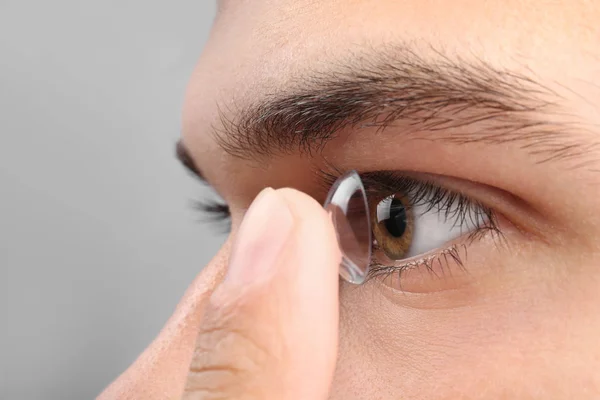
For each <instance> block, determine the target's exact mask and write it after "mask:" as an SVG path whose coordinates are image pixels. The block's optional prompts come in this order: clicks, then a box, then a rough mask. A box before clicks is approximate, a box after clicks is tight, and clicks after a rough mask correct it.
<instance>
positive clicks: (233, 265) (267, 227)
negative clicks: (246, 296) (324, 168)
mask: <svg viewBox="0 0 600 400" xmlns="http://www.w3.org/2000/svg"><path fill="white" fill-rule="evenodd" d="M293 225H294V218H293V216H292V213H291V212H290V209H289V208H288V206H287V204H286V203H285V201H284V200H283V199H282V198H281V196H279V195H278V194H277V192H276V191H275V190H273V189H271V188H267V189H264V190H263V191H261V192H260V193H259V195H258V196H257V197H256V199H254V202H253V203H252V205H251V206H250V208H249V209H248V211H247V212H246V216H245V217H244V220H243V221H242V224H241V226H240V229H239V231H238V233H237V237H236V239H235V244H234V247H233V251H232V255H231V258H230V262H229V269H228V271H227V275H226V277H225V281H224V283H225V284H228V285H237V286H244V285H248V284H250V283H252V282H256V281H260V280H264V279H268V278H269V277H270V276H272V275H273V273H274V271H275V269H276V267H277V265H276V264H277V259H278V256H279V254H280V253H281V251H282V250H283V247H284V246H285V243H286V242H287V239H288V237H289V236H290V234H291V233H292V229H293Z"/></svg>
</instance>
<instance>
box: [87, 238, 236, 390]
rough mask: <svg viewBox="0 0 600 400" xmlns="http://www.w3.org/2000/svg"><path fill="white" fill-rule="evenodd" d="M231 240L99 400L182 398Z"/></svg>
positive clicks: (225, 264) (221, 275)
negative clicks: (158, 330) (199, 330)
mask: <svg viewBox="0 0 600 400" xmlns="http://www.w3.org/2000/svg"><path fill="white" fill-rule="evenodd" d="M229 248H230V245H229V243H225V244H224V245H223V247H222V248H221V250H220V251H219V253H218V254H217V255H216V256H215V257H213V259H212V260H211V261H210V263H209V264H208V265H207V266H206V267H204V268H203V269H202V272H201V273H200V274H199V275H198V276H197V277H196V279H194V281H193V282H192V284H191V285H190V287H189V288H188V289H187V291H186V292H185V294H184V295H183V297H182V299H181V301H180V302H179V304H178V305H177V307H176V309H175V312H174V313H173V315H172V316H171V317H170V318H169V320H168V321H167V323H166V324H165V326H164V327H163V329H162V330H161V332H160V334H159V335H158V336H157V337H156V339H154V341H153V342H152V343H151V344H150V345H149V346H148V347H147V348H146V350H144V352H143V353H142V354H141V355H140V356H139V357H138V358H137V360H135V362H134V363H133V364H132V365H131V366H130V367H129V368H128V369H127V370H126V371H125V372H124V373H123V374H121V375H120V376H119V377H118V378H117V379H116V380H115V381H114V382H113V383H112V384H111V385H110V386H108V387H107V388H106V389H105V390H104V391H103V392H102V394H101V395H100V396H99V397H98V399H99V400H114V399H119V400H130V399H131V400H137V399H146V400H163V399H176V398H180V397H181V393H183V388H184V385H185V380H186V377H187V374H188V367H189V365H190V362H191V360H192V354H193V351H194V346H195V343H196V337H197V334H198V329H199V326H200V320H201V319H202V315H203V313H204V308H205V306H206V304H207V302H208V299H209V298H210V295H211V294H212V292H213V290H214V288H215V287H216V286H217V285H218V284H219V283H220V282H221V281H222V280H223V276H224V275H225V270H226V266H227V263H228V254H229Z"/></svg>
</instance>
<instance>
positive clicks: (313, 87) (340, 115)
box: [213, 46, 597, 167]
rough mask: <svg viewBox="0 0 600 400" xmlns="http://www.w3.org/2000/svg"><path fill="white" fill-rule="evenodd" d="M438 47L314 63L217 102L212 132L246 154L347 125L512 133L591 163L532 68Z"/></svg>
mask: <svg viewBox="0 0 600 400" xmlns="http://www.w3.org/2000/svg"><path fill="white" fill-rule="evenodd" d="M432 50H433V51H432V53H433V54H434V56H433V57H430V58H427V59H426V58H424V57H422V56H420V55H419V54H417V53H416V51H414V50H413V49H411V48H410V47H405V46H394V47H385V48H383V49H378V50H375V49H371V50H370V51H368V52H365V53H364V54H362V55H355V56H354V57H353V58H352V60H349V61H347V62H337V63H332V64H331V65H330V68H329V69H328V70H327V71H324V72H317V71H313V72H308V73H306V74H304V76H303V77H302V78H300V79H298V78H297V79H295V80H293V81H292V83H291V85H290V87H289V88H287V89H285V90H282V91H281V92H276V93H270V94H265V95H264V97H263V98H262V99H261V100H260V101H254V102H253V103H252V104H249V105H246V106H244V107H237V108H230V109H227V110H223V109H222V108H219V124H218V125H213V133H214V135H215V138H216V140H217V142H218V144H219V145H220V147H221V148H222V149H224V150H225V151H226V152H227V153H229V154H230V155H232V156H234V157H237V158H242V159H258V158H260V157H262V156H273V155H276V154H286V153H294V152H300V153H309V154H312V153H313V152H315V151H316V152H318V151H321V150H322V149H323V148H324V147H325V145H326V144H327V143H328V142H329V141H330V140H331V139H333V138H335V137H337V136H338V135H339V134H341V133H342V132H349V131H351V132H350V133H352V134H355V133H356V131H358V130H360V129H362V128H373V127H375V128H377V129H378V130H380V131H383V130H386V129H388V128H390V127H399V128H401V129H399V132H401V134H404V135H413V136H414V137H419V138H424V139H430V140H445V141H448V142H451V143H455V144H466V143H485V144H504V143H507V142H514V143H516V144H517V145H519V146H520V147H521V148H522V149H525V150H527V151H528V152H529V153H530V154H532V155H534V156H536V157H537V159H536V161H537V162H539V163H543V162H549V161H558V160H572V161H575V160H576V161H577V162H574V163H573V164H572V166H573V167H575V166H579V165H584V164H586V163H588V162H589V160H584V159H581V158H580V156H584V155H585V154H587V153H589V150H591V148H592V147H595V146H596V145H597V144H594V145H593V146H591V145H590V144H589V143H581V141H580V140H579V141H578V139H581V137H580V136H579V137H577V135H575V133H577V132H581V131H584V130H585V129H584V128H583V124H582V123H581V122H578V120H577V118H576V117H575V116H574V115H571V114H569V112H568V111H567V110H566V109H564V108H562V107H561V106H560V104H561V103H562V102H564V101H565V99H564V98H563V97H562V96H560V95H559V94H558V93H556V92H555V91H553V90H551V89H550V88H548V87H547V86H544V85H543V84H541V83H540V82H539V81H536V80H535V79H534V76H533V74H531V76H530V75H526V74H522V73H517V72H514V71H509V70H502V69H499V68H496V67H494V66H491V65H490V64H488V63H486V62H484V61H466V60H463V59H461V58H458V57H456V58H450V57H449V56H446V55H444V54H442V53H441V52H438V51H436V50H435V49H432ZM557 116H560V118H557ZM349 128H350V129H349Z"/></svg>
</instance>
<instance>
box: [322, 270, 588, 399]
mask: <svg viewBox="0 0 600 400" xmlns="http://www.w3.org/2000/svg"><path fill="white" fill-rule="evenodd" d="M540 266H541V265H540ZM521 267H523V268H525V267H528V268H529V267H530V266H529V265H521ZM544 267H547V265H544ZM538 278H539V277H538ZM589 281H590V279H586V278H585V277H583V276H581V277H575V278H574V279H572V280H567V281H561V282H560V283H559V284H558V285H553V283H551V282H539V281H538V282H537V283H536V284H528V285H523V286H518V285H517V284H516V282H512V284H513V285H514V286H513V287H512V288H509V287H510V286H511V283H508V284H507V286H509V287H507V288H505V290H504V291H499V290H498V291H494V293H493V294H491V295H488V296H485V297H481V298H478V299H476V300H474V301H473V302H472V303H471V304H468V305H461V306H460V307H457V308H444V309H418V308H412V307H408V306H402V304H401V303H400V301H399V302H397V303H392V302H390V301H389V298H388V297H387V296H384V295H382V294H381V293H380V292H379V291H378V290H377V288H376V287H374V286H371V287H363V288H360V289H356V288H352V287H348V286H344V287H343V288H342V290H341V296H342V300H341V301H342V303H341V304H342V305H341V326H340V331H341V338H340V353H339V358H338V366H337V371H336V378H335V381H334V386H335V387H334V390H333V391H332V393H334V396H333V398H340V399H343V398H382V399H388V398H389V399H398V398H423V399H426V398H449V399H452V398H464V397H466V398H472V399H479V398H481V399H484V398H485V399H488V398H557V397H558V398H583V399H587V398H598V395H600V379H599V376H598V374H596V373H595V371H597V370H598V369H599V368H600V345H599V344H598V341H597V332H599V331H600V295H599V294H598V290H597V288H596V289H594V287H595V286H596V284H595V283H590V282H589ZM591 281H592V282H594V280H593V279H592V280H591ZM517 287H520V289H519V290H516V288H517ZM359 394H360V395H359Z"/></svg>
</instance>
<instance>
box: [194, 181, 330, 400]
mask: <svg viewBox="0 0 600 400" xmlns="http://www.w3.org/2000/svg"><path fill="white" fill-rule="evenodd" d="M340 259H341V255H340V253H339V250H338V246H337V240H336V237H335V232H334V229H333V226H332V223H331V220H330V219H329V216H328V215H327V213H326V212H325V211H324V210H323V208H322V207H321V206H320V205H319V204H318V203H317V202H315V201H314V200H313V199H311V198H310V197H309V196H307V195H305V194H303V193H300V192H297V191H294V190H291V189H283V190H278V191H274V190H272V189H265V191H263V192H262V193H261V194H260V195H259V197H258V198H257V199H256V200H255V201H254V203H253V204H252V206H251V207H250V209H249V211H248V213H247V215H246V217H245V219H244V221H243V222H242V225H241V227H240V231H239V233H238V236H237V238H236V243H235V245H234V249H233V251H232V256H231V260H230V263H229V267H228V272H227V276H226V277H225V280H224V281H223V283H222V284H221V285H220V286H219V287H218V288H217V289H216V290H215V291H214V293H213V294H212V296H211V299H210V301H209V303H208V305H207V309H206V312H205V315H204V318H203V320H202V323H201V326H200V332H199V334H198V338H197V342H196V348H195V351H194V355H193V358H192V362H191V365H190V372H189V375H188V380H187V383H186V389H185V395H184V398H185V399H205V398H228V399H230V398H231V399H240V398H244V399H290V400H293V399H316V400H318V399H326V398H327V396H328V393H329V386H330V383H331V380H332V377H333V372H334V368H335V359H336V355H337V338H338V270H339V262H340Z"/></svg>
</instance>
